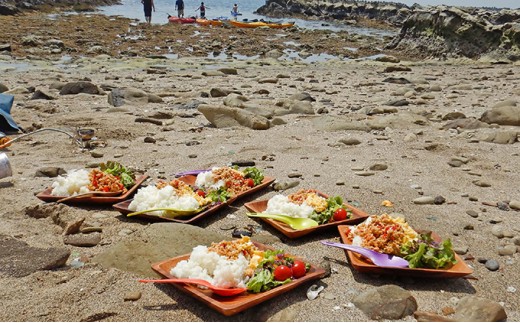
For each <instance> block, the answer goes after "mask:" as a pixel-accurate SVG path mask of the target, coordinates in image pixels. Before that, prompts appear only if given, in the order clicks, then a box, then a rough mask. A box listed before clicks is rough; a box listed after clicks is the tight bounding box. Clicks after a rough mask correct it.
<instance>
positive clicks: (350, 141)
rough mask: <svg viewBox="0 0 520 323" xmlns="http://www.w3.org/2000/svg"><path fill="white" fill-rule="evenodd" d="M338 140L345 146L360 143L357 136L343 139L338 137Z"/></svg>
mask: <svg viewBox="0 0 520 323" xmlns="http://www.w3.org/2000/svg"><path fill="white" fill-rule="evenodd" d="M338 141H339V142H341V143H343V144H345V145H347V146H356V145H359V144H360V143H361V140H359V139H357V138H345V139H340V140H338Z"/></svg>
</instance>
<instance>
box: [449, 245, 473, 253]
mask: <svg viewBox="0 0 520 323" xmlns="http://www.w3.org/2000/svg"><path fill="white" fill-rule="evenodd" d="M468 250H469V247H468V246H454V247H453V251H454V252H455V253H456V254H458V255H465V254H467V253H468Z"/></svg>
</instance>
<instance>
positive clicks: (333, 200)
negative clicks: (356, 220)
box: [310, 196, 352, 224]
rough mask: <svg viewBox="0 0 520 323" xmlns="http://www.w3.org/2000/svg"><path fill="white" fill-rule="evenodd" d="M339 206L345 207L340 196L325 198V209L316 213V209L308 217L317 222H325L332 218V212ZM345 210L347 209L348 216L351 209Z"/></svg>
mask: <svg viewBox="0 0 520 323" xmlns="http://www.w3.org/2000/svg"><path fill="white" fill-rule="evenodd" d="M339 208H345V206H344V205H343V199H342V198H341V196H334V197H329V198H328V199H327V209H326V210H325V211H323V212H320V213H317V212H316V211H314V212H312V214H311V215H310V218H311V219H313V220H314V221H316V222H318V223H319V224H323V223H327V222H329V221H330V219H332V216H333V215H334V212H336V210H337V209H339ZM345 210H346V211H347V214H348V216H349V217H350V216H351V214H352V211H351V210H348V209H345Z"/></svg>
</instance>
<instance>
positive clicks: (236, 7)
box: [231, 3, 238, 20]
mask: <svg viewBox="0 0 520 323" xmlns="http://www.w3.org/2000/svg"><path fill="white" fill-rule="evenodd" d="M231 15H232V16H233V17H235V20H237V16H238V5H237V4H236V3H235V4H234V5H233V9H231Z"/></svg>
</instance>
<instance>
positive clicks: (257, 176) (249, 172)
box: [244, 167, 264, 186]
mask: <svg viewBox="0 0 520 323" xmlns="http://www.w3.org/2000/svg"><path fill="white" fill-rule="evenodd" d="M244 175H245V177H246V178H251V179H253V182H255V186H256V185H259V184H262V181H263V180H264V174H262V172H261V171H260V170H259V169H258V168H256V167H247V168H246V169H244Z"/></svg>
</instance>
